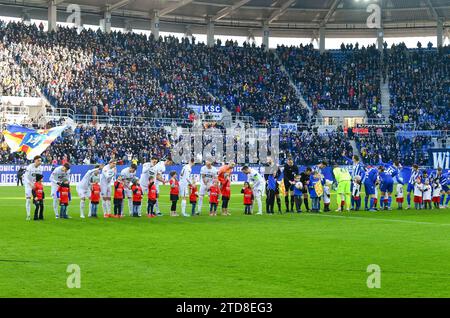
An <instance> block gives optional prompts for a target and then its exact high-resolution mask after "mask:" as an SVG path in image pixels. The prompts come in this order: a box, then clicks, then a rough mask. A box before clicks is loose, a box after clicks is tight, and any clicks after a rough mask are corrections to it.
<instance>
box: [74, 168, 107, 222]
mask: <svg viewBox="0 0 450 318" xmlns="http://www.w3.org/2000/svg"><path fill="white" fill-rule="evenodd" d="M101 169H103V165H96V166H95V168H94V169H90V170H88V171H87V172H86V174H85V175H84V176H83V178H82V179H81V181H80V182H79V183H78V184H77V193H78V197H79V198H80V217H81V218H82V219H84V207H85V205H86V199H87V200H89V198H90V196H91V179H92V177H93V176H98V174H99V173H100V171H101ZM88 216H91V209H90V207H89V214H88Z"/></svg>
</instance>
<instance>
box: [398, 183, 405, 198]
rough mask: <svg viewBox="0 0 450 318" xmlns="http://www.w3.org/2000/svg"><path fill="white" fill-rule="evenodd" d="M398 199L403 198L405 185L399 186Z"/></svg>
mask: <svg viewBox="0 0 450 318" xmlns="http://www.w3.org/2000/svg"><path fill="white" fill-rule="evenodd" d="M396 197H397V198H403V185H401V184H397V195H396Z"/></svg>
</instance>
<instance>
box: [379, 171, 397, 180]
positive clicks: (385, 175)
mask: <svg viewBox="0 0 450 318" xmlns="http://www.w3.org/2000/svg"><path fill="white" fill-rule="evenodd" d="M379 176H380V180H381V182H383V183H392V182H394V179H393V178H392V176H391V175H390V174H389V173H386V172H385V171H384V172H380V174H379Z"/></svg>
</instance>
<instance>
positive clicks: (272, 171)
mask: <svg viewBox="0 0 450 318" xmlns="http://www.w3.org/2000/svg"><path fill="white" fill-rule="evenodd" d="M266 166H267V167H268V168H267V170H268V171H266V172H268V173H265V174H264V179H265V180H266V212H267V211H269V210H271V211H272V212H273V210H274V207H273V206H274V205H275V200H276V201H277V207H278V213H279V214H282V213H283V212H282V211H281V199H280V185H279V183H278V181H279V179H280V177H281V170H280V167H279V166H278V164H276V163H275V162H273V159H272V158H271V157H267V164H266ZM271 177H273V178H275V192H274V193H273V194H274V197H273V199H274V202H273V204H272V207H269V206H270V204H271V203H270V201H271V200H272V198H270V197H269V191H268V190H269V178H271ZM271 195H272V193H271Z"/></svg>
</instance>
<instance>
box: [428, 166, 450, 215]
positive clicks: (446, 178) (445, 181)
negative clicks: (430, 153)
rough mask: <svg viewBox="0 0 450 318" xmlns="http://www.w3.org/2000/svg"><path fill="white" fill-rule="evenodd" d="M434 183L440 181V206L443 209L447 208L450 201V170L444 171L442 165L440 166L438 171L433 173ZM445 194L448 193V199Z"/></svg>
mask: <svg viewBox="0 0 450 318" xmlns="http://www.w3.org/2000/svg"><path fill="white" fill-rule="evenodd" d="M431 178H432V180H433V181H432V182H433V183H436V182H437V183H439V184H440V185H441V198H440V201H439V206H440V208H441V209H445V208H447V207H448V203H449V201H450V188H449V185H450V172H448V171H447V173H444V171H443V170H442V168H441V167H438V168H437V170H436V173H435V174H434V173H433V174H432V175H431ZM445 194H447V200H445V203H444V199H445Z"/></svg>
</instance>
